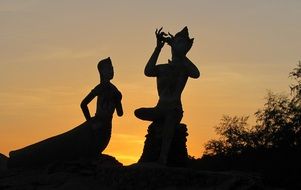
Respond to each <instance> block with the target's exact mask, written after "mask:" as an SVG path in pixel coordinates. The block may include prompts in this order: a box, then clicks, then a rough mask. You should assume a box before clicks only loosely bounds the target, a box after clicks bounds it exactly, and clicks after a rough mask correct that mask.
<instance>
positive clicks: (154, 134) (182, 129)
mask: <svg viewBox="0 0 301 190" xmlns="http://www.w3.org/2000/svg"><path fill="white" fill-rule="evenodd" d="M162 128H163V122H162V121H154V122H153V123H152V124H151V125H150V126H149V127H148V130H147V132H148V133H147V135H146V136H145V137H146V139H145V142H144V148H143V153H142V155H141V157H140V159H139V161H138V162H139V163H142V162H157V161H158V159H159V155H160V151H161V144H162ZM187 136H188V133H187V127H186V125H185V124H182V123H181V124H179V125H177V126H176V128H175V133H174V137H173V140H172V143H171V146H170V151H169V154H168V161H167V165H168V166H185V164H186V161H187V159H188V153H187V147H186V141H187V139H186V137H187Z"/></svg>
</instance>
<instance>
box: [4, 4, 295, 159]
mask: <svg viewBox="0 0 301 190" xmlns="http://www.w3.org/2000/svg"><path fill="white" fill-rule="evenodd" d="M300 20H301V1H299V0H286V1H284V0H249V1H247V0H246V1H241V0H227V1H222V0H220V1H218V0H186V1H179V0H165V1H159V0H152V1H146V0H145V1H143V0H129V1H117V0H111V1H100V0H89V1H87V0H48V1H46V0H23V1H21V0H19V1H17V0H0V27H1V29H0V152H1V153H4V154H6V155H8V152H9V151H10V150H14V149H18V148H21V147H24V146H26V145H28V144H31V143H34V142H37V141H39V140H42V139H45V138H47V137H50V136H53V135H56V134H59V133H62V132H65V131H67V130H69V129H71V128H73V127H76V126H77V125H79V124H81V123H82V122H83V121H84V116H83V114H82V112H81V109H80V106H79V104H80V102H81V100H82V99H83V98H84V97H85V95H86V94H87V93H88V92H90V90H91V89H92V88H93V87H94V86H95V85H97V83H98V82H99V76H98V71H97V69H96V65H97V63H98V61H99V60H100V59H103V58H106V57H108V56H110V57H111V59H112V62H113V65H114V69H115V78H114V80H113V83H114V84H115V85H116V86H117V87H118V88H119V90H120V91H121V92H122V93H123V105H124V112H125V115H124V116H123V117H121V118H118V117H114V120H113V134H112V138H111V141H110V144H109V146H108V147H107V149H106V150H105V152H104V153H106V154H110V155H113V156H115V157H117V159H118V160H120V161H121V162H123V163H125V164H130V163H134V162H136V161H137V160H138V158H139V156H140V154H141V152H142V149H143V142H144V139H145V138H144V135H145V134H146V130H147V127H148V125H149V122H145V121H140V120H138V119H136V118H135V117H134V114H133V112H134V110H135V109H136V108H139V107H151V106H154V105H155V104H156V101H157V99H158V97H157V92H156V84H155V78H148V77H145V76H144V75H143V69H144V66H145V64H146V62H147V60H148V59H149V57H150V55H151V53H152V52H153V49H154V48H155V43H156V40H155V35H154V31H155V29H156V28H158V27H161V26H163V27H164V31H169V32H171V33H173V34H174V33H176V32H178V31H179V30H181V29H182V28H183V27H184V26H188V28H189V31H190V36H191V37H194V38H195V41H194V46H193V47H192V49H191V51H190V52H189V54H188V57H189V58H190V59H191V60H192V61H193V62H194V63H195V64H196V65H197V66H198V68H199V70H200V71H201V77H200V78H199V79H197V80H194V79H190V80H189V81H188V83H187V85H186V88H185V90H184V92H183V97H182V101H183V106H184V118H183V120H182V122H184V123H186V124H187V125H188V130H189V131H188V132H189V136H188V142H187V145H188V151H189V154H190V155H192V156H195V157H200V156H201V155H202V152H203V145H204V143H205V142H206V141H207V140H209V139H211V138H214V137H215V132H214V126H215V125H216V124H218V122H219V120H220V118H221V117H222V115H223V114H229V115H250V116H252V115H253V113H254V112H255V111H256V110H257V109H258V108H260V107H262V105H263V103H264V96H265V95H266V92H267V90H272V91H274V92H281V93H282V92H283V93H288V91H289V88H288V86H289V84H290V82H291V81H290V80H289V78H288V73H289V72H290V71H291V70H292V69H293V68H294V67H295V66H296V65H297V63H298V60H300V59H301V54H300V50H301V35H300V34H301V33H300V31H301V22H300ZM168 58H170V49H169V47H164V50H163V51H162V55H161V56H160V58H159V63H166V62H167V59H168ZM93 104H95V102H92V103H91V105H90V110H91V113H94V109H95V106H94V105H93ZM250 122H251V123H252V122H254V118H253V117H251V120H250Z"/></svg>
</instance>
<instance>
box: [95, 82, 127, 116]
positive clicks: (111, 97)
mask: <svg viewBox="0 0 301 190" xmlns="http://www.w3.org/2000/svg"><path fill="white" fill-rule="evenodd" d="M94 91H95V93H96V95H97V104H96V113H95V116H98V117H109V118H110V117H112V115H113V113H114V111H115V108H116V104H117V103H118V102H119V101H120V100H121V93H120V92H119V91H118V89H117V88H116V87H115V86H114V85H113V84H111V83H109V84H106V85H103V84H99V85H98V86H96V87H95V88H94Z"/></svg>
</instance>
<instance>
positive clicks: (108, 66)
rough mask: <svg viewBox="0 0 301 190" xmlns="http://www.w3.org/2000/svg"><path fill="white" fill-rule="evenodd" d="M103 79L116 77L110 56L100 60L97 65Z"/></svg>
mask: <svg viewBox="0 0 301 190" xmlns="http://www.w3.org/2000/svg"><path fill="white" fill-rule="evenodd" d="M97 68H98V71H99V74H100V78H101V80H104V81H105V80H106V81H109V80H111V79H113V77H114V70H113V65H112V62H111V59H110V57H108V58H106V59H103V60H101V61H99V63H98V65H97Z"/></svg>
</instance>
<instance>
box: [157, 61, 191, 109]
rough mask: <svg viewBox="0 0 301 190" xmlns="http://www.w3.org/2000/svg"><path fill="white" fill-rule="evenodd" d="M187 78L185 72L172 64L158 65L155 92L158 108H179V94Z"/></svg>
mask: <svg viewBox="0 0 301 190" xmlns="http://www.w3.org/2000/svg"><path fill="white" fill-rule="evenodd" d="M187 79H188V76H187V74H186V72H185V70H184V69H183V68H182V67H181V66H179V65H174V64H170V63H169V64H162V65H158V75H157V90H158V95H159V103H158V105H160V106H164V107H165V106H168V107H179V106H180V107H181V94H182V91H183V89H184V87H185V85H186V82H187Z"/></svg>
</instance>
